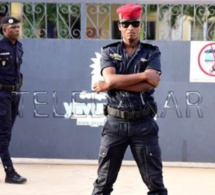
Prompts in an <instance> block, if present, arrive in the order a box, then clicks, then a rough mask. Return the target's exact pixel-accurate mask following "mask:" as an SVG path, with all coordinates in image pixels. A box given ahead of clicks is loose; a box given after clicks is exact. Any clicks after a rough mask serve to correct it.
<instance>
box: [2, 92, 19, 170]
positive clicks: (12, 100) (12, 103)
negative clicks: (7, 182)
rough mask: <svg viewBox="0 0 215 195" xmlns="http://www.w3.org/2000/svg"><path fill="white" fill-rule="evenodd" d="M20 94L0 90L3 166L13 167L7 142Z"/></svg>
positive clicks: (9, 138)
mask: <svg viewBox="0 0 215 195" xmlns="http://www.w3.org/2000/svg"><path fill="white" fill-rule="evenodd" d="M19 101H20V94H15V93H13V92H10V91H0V156H1V160H2V164H3V166H4V168H6V167H13V163H12V161H11V157H10V153H9V144H10V140H11V133H12V128H13V125H14V122H15V120H16V117H17V113H18V109H19Z"/></svg>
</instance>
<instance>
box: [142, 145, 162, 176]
mask: <svg viewBox="0 0 215 195" xmlns="http://www.w3.org/2000/svg"><path fill="white" fill-rule="evenodd" d="M145 150H146V162H147V169H148V173H149V175H157V174H160V173H161V169H162V162H161V149H160V147H159V145H158V144H156V145H146V146H145Z"/></svg>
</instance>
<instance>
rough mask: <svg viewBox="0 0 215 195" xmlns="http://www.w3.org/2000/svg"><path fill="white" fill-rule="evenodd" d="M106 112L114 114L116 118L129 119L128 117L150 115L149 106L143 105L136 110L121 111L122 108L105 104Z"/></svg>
mask: <svg viewBox="0 0 215 195" xmlns="http://www.w3.org/2000/svg"><path fill="white" fill-rule="evenodd" d="M106 114H109V115H111V116H115V117H118V118H122V119H128V120H130V119H138V118H142V117H145V116H149V115H151V110H150V108H148V107H145V108H143V109H141V110H136V111H122V110H119V109H116V108H113V107H110V106H107V107H106Z"/></svg>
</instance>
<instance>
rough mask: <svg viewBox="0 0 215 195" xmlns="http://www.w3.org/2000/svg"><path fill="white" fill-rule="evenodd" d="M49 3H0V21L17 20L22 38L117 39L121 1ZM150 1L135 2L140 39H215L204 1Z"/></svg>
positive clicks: (213, 11)
mask: <svg viewBox="0 0 215 195" xmlns="http://www.w3.org/2000/svg"><path fill="white" fill-rule="evenodd" d="M14 1H15V0H14ZM52 2H54V3H50V2H42V1H38V2H35V1H24V2H23V1H22V2H19V1H16V2H10V3H8V1H7V2H1V3H0V18H2V17H4V16H7V15H15V16H17V17H19V19H20V20H21V21H22V37H23V38H43V39H44V38H45V39H47V38H55V39H80V40H83V39H106V40H109V39H120V38H121V35H120V33H119V31H118V16H117V14H116V9H117V7H118V6H120V5H122V2H121V4H120V3H118V4H116V3H113V2H112V1H106V2H107V3H104V2H103V3H98V2H99V1H98V2H97V1H86V2H85V1H84V2H81V1H80V3H78V1H74V2H73V1H72V3H71V1H70V2H67V1H65V2H64V1H61V3H59V2H55V1H52ZM100 2H102V1H100ZM115 2H116V1H115ZM117 2H120V1H117ZM138 2H139V1H138ZM138 2H137V3H138ZM150 2H151V3H150ZM150 2H148V3H144V4H143V3H138V4H141V5H142V6H143V13H142V31H141V35H140V37H141V39H145V40H171V41H174V40H177V41H178V40H182V41H183V40H186V41H187V40H188V41H189V40H200V41H201V40H204V41H206V40H208V41H212V40H215V5H213V4H209V2H208V3H207V1H203V3H204V4H203V3H198V4H197V3H196V4H193V1H192V2H191V1H187V3H188V4H185V3H183V4H179V2H180V1H179V2H178V3H177V2H175V1H174V3H172V4H171V3H170V4H168V3H165V2H164V1H160V3H159V4H156V2H155V1H150ZM195 2H196V1H195Z"/></svg>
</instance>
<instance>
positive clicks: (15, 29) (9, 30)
mask: <svg viewBox="0 0 215 195" xmlns="http://www.w3.org/2000/svg"><path fill="white" fill-rule="evenodd" d="M19 31H20V26H19V24H9V25H4V26H3V32H4V35H5V36H6V37H8V38H9V39H11V40H14V41H15V40H17V39H18V38H19Z"/></svg>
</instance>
